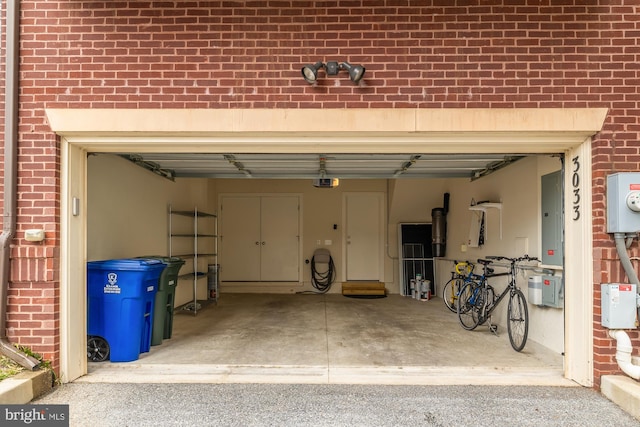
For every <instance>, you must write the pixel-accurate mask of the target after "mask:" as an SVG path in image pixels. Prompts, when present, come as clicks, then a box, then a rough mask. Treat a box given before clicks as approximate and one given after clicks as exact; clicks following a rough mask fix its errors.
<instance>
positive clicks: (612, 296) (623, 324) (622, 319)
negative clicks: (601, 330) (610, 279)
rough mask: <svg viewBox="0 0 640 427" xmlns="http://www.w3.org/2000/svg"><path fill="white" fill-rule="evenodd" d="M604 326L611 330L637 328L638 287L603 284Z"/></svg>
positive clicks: (601, 287) (601, 286) (601, 288)
mask: <svg viewBox="0 0 640 427" xmlns="http://www.w3.org/2000/svg"><path fill="white" fill-rule="evenodd" d="M600 290H601V291H602V297H601V304H602V326H604V327H605V328H610V329H635V328H636V309H637V305H636V285H632V284H623V283H603V284H601V285H600Z"/></svg>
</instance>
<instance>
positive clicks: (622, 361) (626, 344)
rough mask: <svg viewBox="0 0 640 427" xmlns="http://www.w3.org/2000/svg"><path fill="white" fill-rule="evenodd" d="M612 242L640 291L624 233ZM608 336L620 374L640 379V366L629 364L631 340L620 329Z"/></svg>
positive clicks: (626, 270) (631, 280) (615, 234)
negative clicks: (614, 349) (614, 347)
mask: <svg viewBox="0 0 640 427" xmlns="http://www.w3.org/2000/svg"><path fill="white" fill-rule="evenodd" d="M613 237H614V240H615V242H616V249H617V251H618V256H619V257H620V262H621V263H622V267H623V268H624V271H625V273H626V274H627V277H628V278H629V281H630V282H631V283H633V284H635V285H636V289H640V283H639V281H638V275H637V274H636V272H635V270H634V269H633V266H632V265H631V259H630V258H629V254H627V244H626V242H625V238H626V237H627V235H626V234H625V233H614V235H613ZM609 336H610V337H611V338H614V339H615V340H616V361H617V362H618V366H619V367H620V369H622V372H624V373H625V374H627V375H628V376H630V377H631V378H633V379H634V380H638V379H640V366H638V365H634V364H632V363H631V352H632V351H633V346H632V345H631V339H630V338H629V335H627V333H626V332H625V331H623V330H621V329H610V330H609Z"/></svg>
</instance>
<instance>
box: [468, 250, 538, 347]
mask: <svg viewBox="0 0 640 427" xmlns="http://www.w3.org/2000/svg"><path fill="white" fill-rule="evenodd" d="M494 260H497V261H498V260H506V261H509V271H508V272H505V273H494V270H493V268H491V267H489V264H491V263H492V262H493V261H494ZM527 261H538V258H534V257H530V256H528V255H524V256H522V257H518V258H507V257H503V256H488V257H487V259H479V260H478V263H479V264H482V266H483V267H484V271H483V274H482V275H475V276H474V281H473V282H469V283H467V284H466V285H465V286H464V287H463V288H462V290H461V291H460V295H459V297H458V301H457V302H458V310H457V311H458V319H459V320H460V324H461V325H462V327H463V328H464V329H466V330H469V331H470V330H473V329H475V328H476V327H478V325H482V324H484V323H486V322H487V321H489V330H491V332H493V333H496V334H497V330H498V327H497V325H493V324H491V313H493V311H494V310H495V309H496V307H497V306H498V304H500V301H502V299H503V298H504V297H505V296H506V295H509V306H508V307H507V331H508V333H509V342H510V343H511V347H513V349H514V350H515V351H521V350H522V349H523V348H524V346H525V344H526V343H527V336H528V334H529V311H528V309H527V300H526V299H525V296H524V293H522V291H521V290H520V289H519V288H518V286H517V284H516V276H517V268H518V264H519V263H521V262H527ZM497 276H509V284H508V285H507V287H506V288H505V289H504V291H502V293H500V295H498V296H497V297H496V293H495V291H494V289H493V286H491V285H490V284H489V282H488V279H489V278H491V277H497Z"/></svg>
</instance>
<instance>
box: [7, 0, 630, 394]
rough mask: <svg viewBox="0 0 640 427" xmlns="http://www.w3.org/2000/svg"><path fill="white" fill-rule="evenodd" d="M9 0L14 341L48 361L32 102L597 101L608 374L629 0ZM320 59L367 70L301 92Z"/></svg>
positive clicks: (44, 150) (39, 134) (38, 121)
mask: <svg viewBox="0 0 640 427" xmlns="http://www.w3.org/2000/svg"><path fill="white" fill-rule="evenodd" d="M21 3H22V8H23V22H22V24H23V29H22V44H21V48H22V55H23V58H22V65H21V79H22V81H21V84H22V87H21V98H20V100H21V109H22V111H21V127H20V129H21V150H20V164H21V168H20V197H19V213H18V221H19V227H20V228H19V230H20V231H22V230H24V229H25V228H26V227H29V228H31V227H37V226H38V225H42V226H43V227H45V228H46V229H47V230H48V234H49V235H50V236H51V238H50V239H48V240H47V241H46V242H45V244H44V245H42V246H43V247H42V248H41V249H43V250H40V251H35V252H30V250H29V249H30V248H32V245H30V244H28V243H26V242H24V241H23V240H21V233H18V238H17V239H16V241H15V242H14V243H15V247H14V250H13V252H12V253H13V256H14V260H13V263H12V268H13V269H16V270H18V271H17V272H16V271H13V272H12V279H13V280H14V282H13V286H12V289H11V291H10V300H9V302H10V309H11V316H10V325H11V328H12V329H11V331H10V334H11V336H12V338H14V339H16V340H17V341H20V342H25V343H26V342H28V343H30V344H33V347H34V349H36V350H42V351H44V352H45V353H46V354H47V355H51V356H54V357H55V356H56V355H57V347H56V346H55V345H53V344H51V343H52V342H53V343H57V341H56V339H57V335H56V333H55V332H54V331H55V330H56V327H57V324H58V323H57V322H58V315H57V313H58V294H59V291H58V285H59V284H58V279H57V262H58V258H57V256H56V254H55V253H54V252H52V251H50V250H49V249H51V250H53V249H55V248H58V247H59V245H58V232H59V228H58V225H57V224H58V218H59V173H58V170H59V152H58V147H57V145H56V140H55V138H54V136H53V135H52V134H51V133H50V132H49V131H48V127H47V124H46V123H45V120H44V111H43V109H44V108H45V107H59V108H91V107H95V108H98V107H99V108H349V107H350V108H382V107H384V108H393V107H397V108H452V107H456V108H478V107H482V108H524V107H527V108H536V107H555V108H557V107H607V108H609V109H610V114H609V117H608V118H607V121H606V125H605V127H604V129H603V131H602V132H601V133H600V134H599V135H597V136H596V138H595V140H594V143H593V162H594V171H593V176H594V204H593V213H594V217H595V222H594V229H593V232H594V236H595V248H594V271H595V275H594V281H595V283H594V284H593V286H594V289H595V293H596V301H595V302H594V308H595V312H596V314H595V316H594V328H595V335H596V338H595V345H596V352H597V354H596V363H595V366H594V369H595V376H596V384H599V378H600V375H601V374H604V373H609V372H616V371H617V367H616V366H615V361H613V360H612V353H613V350H612V349H613V347H612V345H613V343H612V341H611V340H610V339H609V338H607V337H606V335H605V332H604V331H603V330H602V328H600V326H599V324H600V315H599V284H600V283H601V282H605V281H612V280H616V278H620V279H623V272H622V270H621V267H620V265H619V262H618V260H617V255H616V254H615V250H614V249H613V247H614V245H613V242H612V239H611V237H610V236H609V235H608V234H606V232H605V231H606V230H605V224H604V212H605V211H604V209H605V205H604V183H605V177H606V175H607V174H608V173H610V172H612V171H629V170H638V169H639V166H640V152H639V147H640V144H639V143H638V141H639V139H640V138H639V136H640V135H639V134H640V123H639V117H640V105H639V101H640V93H639V89H638V87H639V86H640V75H639V73H640V71H639V70H640V43H639V39H640V6H638V3H637V2H634V1H630V0H615V1H607V0H601V1H595V0H586V1H585V0H542V1H540V0H535V1H534V0H522V1H514V0H486V1H479V0H476V1H473V0H458V1H455V2H452V1H449V0H431V1H406V0H404V1H401V0H396V1H392V0H387V1H373V0H371V1H358V0H345V1H243V2H239V1H238V2H234V1H222V2H221V1H196V0H193V1H173V2H163V1H157V2H145V1H115V2H114V1H109V2H101V1H91V2H88V1H87V2H83V1H73V2H70V1H62V0H60V1H56V0H52V1H47V2H41V1H38V2H36V1H23V2H21ZM318 60H322V61H331V60H334V61H349V62H351V63H354V64H363V65H364V66H365V67H366V69H367V71H366V75H365V78H364V79H363V81H362V82H360V84H357V85H356V84H353V83H352V82H351V81H350V80H349V78H348V76H347V75H346V74H345V73H341V74H340V75H338V76H326V77H325V76H324V74H323V72H322V71H321V72H320V75H321V77H320V80H319V83H318V84H317V85H315V86H310V85H308V84H307V83H306V82H305V81H304V80H303V79H302V77H301V74H300V68H301V67H302V65H304V64H307V63H314V62H316V61H318ZM632 251H633V252H634V253H635V254H636V255H637V254H638V253H639V251H638V248H637V243H636V244H635V245H634V247H633V248H632ZM24 303H26V304H27V305H31V306H38V305H39V306H41V307H42V311H37V310H36V309H35V308H31V309H28V310H27V309H24V308H23V306H24ZM41 336H42V337H43V338H41V339H40V338H38V337H41ZM50 338H51V341H49V339H50ZM39 339H40V341H39ZM635 343H636V344H640V343H639V342H638V340H637V339H636V341H635Z"/></svg>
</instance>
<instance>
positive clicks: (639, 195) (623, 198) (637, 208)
mask: <svg viewBox="0 0 640 427" xmlns="http://www.w3.org/2000/svg"><path fill="white" fill-rule="evenodd" d="M638 231H640V173H639V172H621V173H614V174H611V175H609V176H607V233H635V232H638Z"/></svg>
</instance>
